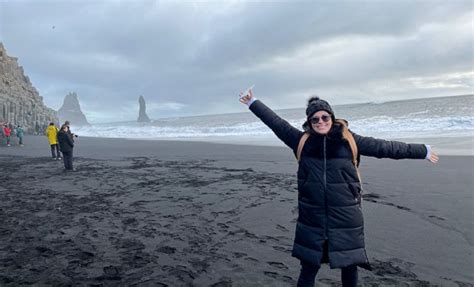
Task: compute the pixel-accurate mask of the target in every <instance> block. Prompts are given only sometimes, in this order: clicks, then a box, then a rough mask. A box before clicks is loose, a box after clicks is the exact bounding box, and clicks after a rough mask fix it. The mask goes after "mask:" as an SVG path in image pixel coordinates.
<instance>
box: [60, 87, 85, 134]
mask: <svg viewBox="0 0 474 287" xmlns="http://www.w3.org/2000/svg"><path fill="white" fill-rule="evenodd" d="M58 117H59V120H60V121H61V123H64V122H65V121H69V122H70V123H71V125H73V126H88V125H90V124H89V122H88V121H87V119H86V116H85V115H84V114H83V113H82V110H81V105H80V104H79V100H78V98H77V95H76V93H74V92H73V93H69V94H67V95H66V97H65V98H64V103H63V106H62V107H61V108H60V109H59V111H58Z"/></svg>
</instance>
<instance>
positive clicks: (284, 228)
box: [276, 224, 288, 232]
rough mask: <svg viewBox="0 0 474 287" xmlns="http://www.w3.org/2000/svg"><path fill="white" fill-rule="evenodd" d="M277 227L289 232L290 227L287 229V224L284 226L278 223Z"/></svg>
mask: <svg viewBox="0 0 474 287" xmlns="http://www.w3.org/2000/svg"><path fill="white" fill-rule="evenodd" d="M276 228H277V229H278V230H281V231H284V232H288V229H287V228H286V227H285V226H283V225H280V224H277V226H276Z"/></svg>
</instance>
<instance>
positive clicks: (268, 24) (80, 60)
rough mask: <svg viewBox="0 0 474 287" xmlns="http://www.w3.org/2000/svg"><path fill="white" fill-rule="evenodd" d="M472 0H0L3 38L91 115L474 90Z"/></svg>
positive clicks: (119, 116)
mask: <svg viewBox="0 0 474 287" xmlns="http://www.w3.org/2000/svg"><path fill="white" fill-rule="evenodd" d="M473 3H474V2H472V1H471V0H467V1H461V0H451V1H445V0H442V1H428V0H426V1H400V0H396V1H395V0H393V1H391V0H387V1H383V0H378V1H376V0H372V1H311V2H309V1H179V3H178V1H131V0H130V1H98V0H97V1H79V0H75V1H59V0H55V1H46V0H31V1H22V0H11V1H7V0H0V41H1V42H2V43H3V44H4V46H5V48H6V49H7V52H8V54H9V55H10V56H14V57H18V58H19V63H20V65H22V66H23V67H24V69H25V73H26V74H27V75H28V76H29V77H30V79H31V81H32V83H33V85H34V86H35V87H36V88H37V89H38V91H39V92H40V95H41V96H43V97H44V101H45V103H46V104H47V105H48V106H49V107H52V108H54V109H58V108H59V107H60V106H61V105H62V101H63V98H64V96H65V95H66V94H67V93H68V92H70V91H75V92H76V93H77V94H78V96H79V100H80V102H81V105H82V109H83V111H84V113H85V114H86V116H87V117H88V119H89V120H90V121H91V122H96V123H97V122H109V121H122V120H135V119H136V118H137V112H138V96H139V95H143V96H144V97H145V99H146V100H147V106H148V109H147V111H148V114H149V116H150V117H151V118H155V119H156V118H161V117H174V116H187V115H201V114H214V113H228V112H242V111H245V107H244V106H242V105H241V104H240V103H239V102H238V101H237V99H238V97H237V95H238V93H239V91H240V90H243V89H245V88H247V87H248V86H250V85H252V84H253V85H255V88H254V91H255V95H256V96H257V97H258V98H260V99H262V100H264V102H266V103H267V104H268V105H270V106H271V107H273V108H275V109H280V108H293V107H302V106H304V105H305V102H306V99H307V98H308V97H309V96H310V95H313V94H318V95H320V96H321V97H322V98H324V99H327V100H329V101H330V103H332V104H344V103H355V102H369V101H387V100H398V99H409V98H420V97H439V96H451V95H460V94H470V93H473V85H474V83H473V82H474V81H473V76H474V73H473V58H474V55H473V26H472V25H473V19H474V12H473Z"/></svg>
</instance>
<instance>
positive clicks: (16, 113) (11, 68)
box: [0, 42, 58, 134]
mask: <svg viewBox="0 0 474 287" xmlns="http://www.w3.org/2000/svg"><path fill="white" fill-rule="evenodd" d="M57 121H58V120H57V117H56V112H55V111H54V110H52V109H50V108H48V107H46V105H45V104H44V103H43V97H41V96H40V95H39V93H38V91H37V90H36V88H35V87H33V85H32V84H31V82H30V79H29V78H28V76H26V75H25V73H24V71H23V68H22V67H21V66H19V65H18V58H15V57H10V56H8V55H7V52H6V50H5V48H4V47H3V44H2V43H1V42H0V122H8V123H9V124H11V125H15V126H16V125H21V126H22V127H23V128H24V129H25V131H27V132H28V133H37V134H39V133H42V132H43V131H44V128H45V126H47V125H48V123H49V122H57Z"/></svg>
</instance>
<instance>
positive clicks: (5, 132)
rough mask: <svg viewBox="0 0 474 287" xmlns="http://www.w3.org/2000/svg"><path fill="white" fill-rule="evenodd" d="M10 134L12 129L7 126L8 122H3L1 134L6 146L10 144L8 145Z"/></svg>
mask: <svg viewBox="0 0 474 287" xmlns="http://www.w3.org/2000/svg"><path fill="white" fill-rule="evenodd" d="M11 134H12V130H11V129H10V128H9V127H8V124H5V125H4V126H3V136H4V137H5V140H6V143H7V146H11V145H10V137H11Z"/></svg>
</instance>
